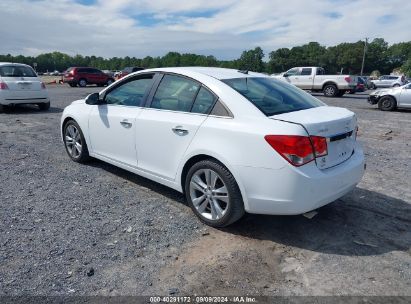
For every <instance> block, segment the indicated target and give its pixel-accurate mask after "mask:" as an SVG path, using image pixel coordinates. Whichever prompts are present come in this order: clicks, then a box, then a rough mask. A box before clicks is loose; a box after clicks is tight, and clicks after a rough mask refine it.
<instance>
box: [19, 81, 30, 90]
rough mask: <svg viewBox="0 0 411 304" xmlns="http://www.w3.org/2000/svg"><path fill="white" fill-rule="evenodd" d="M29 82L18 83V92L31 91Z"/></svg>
mask: <svg viewBox="0 0 411 304" xmlns="http://www.w3.org/2000/svg"><path fill="white" fill-rule="evenodd" d="M31 86H32V85H31V82H19V83H18V87H19V89H20V90H30V89H31Z"/></svg>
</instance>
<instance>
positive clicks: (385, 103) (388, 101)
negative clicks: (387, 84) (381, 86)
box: [378, 96, 397, 111]
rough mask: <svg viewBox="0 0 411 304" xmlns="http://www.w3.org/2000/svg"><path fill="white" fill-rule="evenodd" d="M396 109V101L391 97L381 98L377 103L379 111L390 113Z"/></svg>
mask: <svg viewBox="0 0 411 304" xmlns="http://www.w3.org/2000/svg"><path fill="white" fill-rule="evenodd" d="M396 107H397V102H396V100H395V99H394V98H393V97H391V96H383V97H381V98H380V100H379V101H378V108H379V109H380V110H381V111H392V110H394V109H395V108H396Z"/></svg>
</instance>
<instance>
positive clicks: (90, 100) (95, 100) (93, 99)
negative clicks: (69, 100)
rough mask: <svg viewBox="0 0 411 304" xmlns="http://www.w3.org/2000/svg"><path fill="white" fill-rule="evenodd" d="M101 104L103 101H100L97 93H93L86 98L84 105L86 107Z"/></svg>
mask: <svg viewBox="0 0 411 304" xmlns="http://www.w3.org/2000/svg"><path fill="white" fill-rule="evenodd" d="M102 103H103V101H102V100H101V99H100V94H99V93H93V94H90V95H88V96H87V97H86V104H88V105H99V104H102Z"/></svg>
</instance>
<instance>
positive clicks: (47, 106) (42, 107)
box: [38, 101, 50, 111]
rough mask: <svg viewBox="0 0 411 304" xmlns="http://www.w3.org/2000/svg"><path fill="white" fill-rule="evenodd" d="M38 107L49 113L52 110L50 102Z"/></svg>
mask: <svg viewBox="0 0 411 304" xmlns="http://www.w3.org/2000/svg"><path fill="white" fill-rule="evenodd" d="M38 106H39V109H40V110H42V111H47V110H48V109H50V101H49V102H43V103H39V104H38Z"/></svg>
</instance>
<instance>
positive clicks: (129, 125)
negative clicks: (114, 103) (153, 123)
mask: <svg viewBox="0 0 411 304" xmlns="http://www.w3.org/2000/svg"><path fill="white" fill-rule="evenodd" d="M120 124H121V125H122V126H123V127H124V128H126V129H129V128H131V126H132V125H133V124H132V123H131V122H128V121H127V120H123V121H120Z"/></svg>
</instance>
